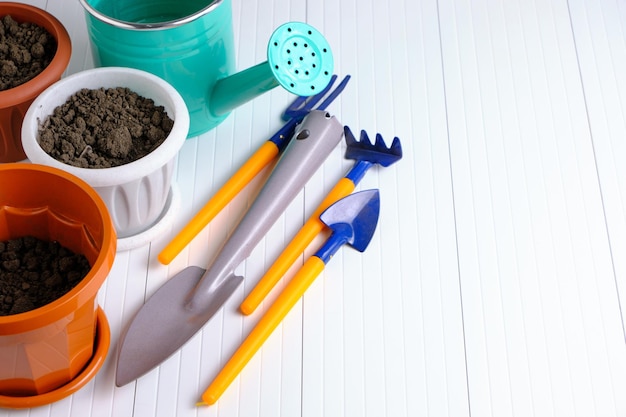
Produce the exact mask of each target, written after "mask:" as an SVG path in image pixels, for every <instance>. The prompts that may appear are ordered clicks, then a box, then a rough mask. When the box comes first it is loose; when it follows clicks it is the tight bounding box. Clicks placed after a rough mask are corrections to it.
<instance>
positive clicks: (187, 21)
mask: <svg viewBox="0 0 626 417" xmlns="http://www.w3.org/2000/svg"><path fill="white" fill-rule="evenodd" d="M80 2H81V4H82V6H83V7H84V9H85V11H86V13H85V15H86V19H87V30H88V33H89V37H90V42H91V47H92V54H93V58H94V64H95V65H96V66H121V67H130V68H137V69H140V70H144V71H148V72H151V73H153V74H155V75H158V76H159V77H161V78H163V79H165V80H166V81H168V82H169V83H170V84H172V85H173V86H174V88H176V89H177V90H178V91H179V93H180V94H181V95H182V96H183V99H184V100H185V104H186V105H187V108H188V109H189V116H190V127H189V135H188V136H189V137H192V136H197V135H199V134H201V133H204V132H207V131H208V130H211V129H212V128H214V127H215V126H217V125H218V124H219V123H221V122H222V121H223V120H224V119H225V118H226V117H227V116H228V114H229V113H230V111H231V110H233V109H234V108H236V107H237V106H239V105H241V104H243V103H245V102H247V101H249V100H251V99H253V98H255V97H257V96H259V95H261V94H263V93H265V92H267V91H269V90H271V89H273V88H274V87H277V86H279V85H281V86H282V87H284V88H285V89H287V91H289V92H291V93H293V94H296V95H299V96H309V95H313V94H316V93H318V92H320V91H321V90H323V89H324V87H326V86H327V85H328V83H329V82H330V79H331V76H332V73H333V56H332V52H331V49H330V46H329V45H328V42H327V41H326V39H325V38H324V37H323V36H322V35H321V34H320V33H319V32H318V31H317V30H316V29H315V28H313V27H311V26H309V25H307V24H305V23H300V22H290V23H286V24H284V25H282V26H280V27H279V28H278V29H276V30H275V31H274V33H273V34H272V35H271V37H270V40H269V42H268V47H267V61H265V62H263V63H261V64H258V65H255V66H253V67H251V68H248V69H246V70H243V71H241V72H238V73H235V74H233V73H234V72H235V48H234V40H233V24H232V5H231V0H213V1H211V0H186V1H178V0H80Z"/></svg>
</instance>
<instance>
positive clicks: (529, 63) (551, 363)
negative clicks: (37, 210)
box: [0, 0, 626, 417]
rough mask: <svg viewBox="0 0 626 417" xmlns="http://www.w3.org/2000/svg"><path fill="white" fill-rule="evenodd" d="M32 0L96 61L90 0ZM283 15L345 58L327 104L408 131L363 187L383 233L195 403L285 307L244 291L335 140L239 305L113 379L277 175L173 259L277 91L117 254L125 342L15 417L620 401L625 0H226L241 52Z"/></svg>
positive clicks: (278, 105)
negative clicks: (164, 289) (161, 295)
mask: <svg viewBox="0 0 626 417" xmlns="http://www.w3.org/2000/svg"><path fill="white" fill-rule="evenodd" d="M22 1H23V2H25V3H30V4H35V5H38V6H39V7H43V8H46V9H47V10H49V11H50V12H52V13H53V14H54V15H56V16H57V17H58V18H59V19H60V20H61V21H62V22H63V23H64V24H65V25H66V26H67V28H68V31H69V32H70V35H71V37H72V41H73V55H72V60H71V62H70V66H69V68H68V70H67V74H70V73H74V72H77V71H80V70H82V69H85V68H89V67H91V66H92V65H93V64H92V61H91V56H90V46H89V43H88V39H87V36H86V32H85V30H86V29H85V22H84V17H83V11H82V10H81V6H80V4H79V3H78V0H65V1H58V0H56V1H55V0H49V1H43V0H41V1H25V0H22ZM289 20H298V21H306V22H308V23H310V24H312V25H313V26H315V27H317V28H318V29H319V30H320V31H321V32H322V33H324V35H325V36H326V37H327V39H328V41H329V43H330V44H331V47H332V49H333V53H334V56H335V61H336V63H335V72H336V73H337V74H338V75H339V76H344V75H346V74H350V75H352V80H351V82H350V84H349V85H348V87H347V89H346V91H345V92H344V93H343V94H342V96H341V97H340V98H339V99H338V100H337V101H336V102H335V103H334V104H333V105H332V106H331V108H330V109H329V111H330V112H331V113H333V114H336V115H337V117H338V118H339V120H341V121H342V122H343V123H344V124H346V125H348V126H350V128H351V129H352V130H353V131H354V132H358V131H360V130H361V129H364V130H366V131H367V132H368V133H369V135H370V136H371V137H373V136H374V135H375V134H376V133H377V132H379V133H381V134H382V135H383V137H384V138H385V140H386V141H387V143H390V141H391V139H393V137H394V136H398V137H399V138H400V139H401V141H402V145H403V148H404V157H403V159H402V160H401V161H400V162H399V163H397V164H396V165H394V166H392V167H389V168H384V169H383V168H374V169H372V170H370V172H368V174H367V175H366V177H365V178H364V179H363V181H362V183H361V184H360V185H359V187H358V188H359V189H368V188H379V189H380V192H381V198H382V201H381V218H380V223H379V227H378V229H377V232H376V234H375V236H374V239H373V241H372V243H371V246H370V247H369V248H368V250H367V251H366V252H365V253H364V254H360V253H358V252H355V251H352V250H349V249H347V248H346V249H344V250H342V251H341V252H340V253H338V254H337V255H336V256H335V257H334V258H333V259H332V261H331V262H330V263H329V264H328V266H327V268H326V270H325V271H324V273H323V274H322V275H321V276H320V277H319V278H318V279H317V280H316V281H315V283H314V284H313V286H312V287H311V288H310V290H309V291H308V292H307V294H306V295H305V297H304V298H303V300H302V301H301V302H300V303H298V305H297V307H296V308H295V309H294V311H292V313H291V314H290V315H289V316H288V317H287V318H286V320H285V321H284V322H283V323H282V325H281V326H280V327H279V328H278V329H277V330H276V332H275V333H274V334H273V335H272V337H271V338H270V339H269V340H268V341H267V342H266V344H265V345H264V347H263V349H262V350H261V351H260V352H259V353H258V355H256V356H255V357H254V358H253V359H252V361H251V362H250V363H249V364H248V366H247V367H246V369H245V370H244V371H243V373H242V374H241V375H240V377H239V378H238V379H237V380H236V381H235V382H234V383H233V385H232V386H231V387H230V388H229V389H228V391H227V392H226V393H225V394H224V395H223V397H222V399H221V400H220V401H219V403H218V404H217V405H215V406H212V407H204V408H197V407H195V402H196V401H197V400H198V399H199V396H200V394H201V393H202V391H203V390H204V389H205V388H206V387H207V386H208V384H209V383H210V381H211V380H212V378H213V377H214V376H215V375H216V373H217V372H218V371H219V369H220V367H221V366H222V365H223V364H224V363H225V361H226V360H227V359H228V358H229V357H230V355H231V354H232V352H233V351H234V350H235V349H236V348H237V346H238V345H239V343H240V342H241V341H242V340H243V338H244V337H245V335H247V333H248V332H249V331H250V330H251V329H252V327H253V326H254V324H255V323H256V321H257V320H258V318H259V317H260V314H261V313H262V311H263V310H264V309H265V308H266V307H267V305H268V304H269V302H266V303H265V304H264V306H262V308H261V311H259V312H257V313H255V314H254V315H252V316H251V317H246V318H244V317H242V316H241V315H239V314H238V313H237V311H236V308H237V307H238V305H239V303H240V302H241V301H242V300H243V297H244V295H245V294H247V293H248V292H249V291H250V290H251V289H252V288H253V286H254V284H255V283H256V282H257V280H258V279H259V278H260V277H261V275H262V274H263V271H264V270H265V269H266V268H268V267H269V265H270V264H271V263H272V262H273V260H274V259H275V257H276V256H277V255H278V253H280V251H281V249H282V247H283V246H284V245H285V244H286V243H287V242H288V241H289V240H290V238H291V236H292V235H293V234H294V233H295V232H296V231H297V230H298V228H299V227H300V225H301V224H302V222H303V221H304V220H305V219H306V218H307V217H308V216H309V215H310V213H311V212H312V211H313V210H314V208H315V206H316V205H317V204H318V203H319V201H320V200H321V199H322V197H323V196H324V195H325V193H326V192H327V191H329V190H330V189H331V188H332V186H333V185H334V182H335V181H336V180H338V179H339V178H340V177H341V176H342V175H343V174H344V173H345V172H346V171H347V170H348V169H349V168H350V167H351V165H352V163H351V161H348V160H345V159H343V152H344V149H345V145H343V144H342V146H340V147H338V148H337V149H336V150H335V152H333V154H332V155H331V156H330V157H329V159H328V160H327V162H326V163H325V164H324V166H323V167H322V168H321V169H320V170H319V171H318V172H317V173H316V174H315V175H314V177H313V178H312V179H311V181H310V182H309V183H308V184H307V186H306V188H305V189H304V190H303V192H302V193H301V194H300V195H299V196H298V197H297V198H296V200H295V201H294V203H293V204H292V205H290V207H289V208H288V210H287V212H286V213H285V214H284V215H283V216H282V217H281V218H280V220H279V221H278V222H277V223H276V225H274V227H273V228H272V229H271V230H270V232H269V234H268V236H267V237H266V239H264V241H262V242H261V243H260V244H259V246H258V247H257V248H256V249H255V251H254V252H253V254H252V255H251V256H250V258H249V259H248V260H247V261H246V262H245V263H244V265H242V267H241V273H242V274H244V276H245V277H246V280H245V283H244V285H243V286H242V287H241V288H239V289H238V291H237V292H236V294H234V296H233V297H232V298H231V299H230V300H229V301H228V302H227V303H226V305H225V307H224V308H223V309H222V311H221V312H220V313H219V314H217V315H216V316H215V317H214V318H213V319H212V320H211V321H210V322H209V323H207V325H206V326H205V327H204V328H203V330H202V332H200V333H199V334H198V335H196V336H195V337H194V338H193V339H192V340H191V341H190V342H189V343H187V344H186V345H185V346H184V347H183V348H182V349H181V350H180V351H179V352H178V353H177V354H175V355H174V356H173V357H172V358H170V359H169V360H168V361H166V362H165V363H163V364H162V365H161V366H160V367H159V368H158V369H156V370H154V371H153V372H151V373H149V374H147V375H145V376H144V377H142V378H140V379H139V380H138V381H137V382H134V383H131V384H129V385H127V386H125V387H122V388H116V387H115V385H114V377H115V361H116V359H117V341H118V338H119V334H120V332H121V331H122V329H123V328H124V326H125V325H126V324H127V323H128V321H129V320H130V318H131V317H132V315H133V314H134V313H135V311H136V310H137V309H138V308H139V307H140V305H141V304H142V303H143V301H144V299H145V298H146V297H147V296H149V295H150V294H152V293H153V292H154V291H155V290H156V289H157V288H158V287H159V286H160V285H161V284H162V283H163V282H165V281H166V280H167V279H168V277H170V276H172V275H173V274H175V273H176V272H178V271H180V270H181V269H183V268H184V267H186V266H187V265H199V266H205V265H208V263H209V262H210V260H211V258H212V256H213V255H214V254H215V253H216V252H217V250H218V248H219V246H220V245H221V242H223V240H224V239H225V237H226V236H227V234H228V232H229V231H230V230H231V228H232V227H233V226H234V224H235V223H236V221H237V219H238V218H239V216H240V215H241V213H243V212H244V211H245V207H246V204H247V203H248V200H249V198H250V196H251V195H252V194H253V193H254V192H255V191H256V190H258V189H259V187H260V186H261V184H262V180H263V176H261V177H260V178H259V179H258V180H257V181H256V182H255V183H253V184H251V185H250V186H249V187H248V188H247V189H246V190H245V192H243V193H242V195H240V196H239V197H238V198H237V199H236V200H235V201H234V202H233V203H232V204H231V205H230V206H229V207H228V208H227V209H226V210H225V211H224V212H223V213H221V214H220V215H219V216H218V218H216V219H215V220H214V222H213V223H212V224H211V225H210V226H209V227H207V228H206V229H205V230H204V231H203V232H202V233H201V234H200V235H199V236H198V238H197V239H196V240H195V241H194V242H193V244H191V245H190V246H189V247H188V248H187V249H185V250H184V252H183V253H181V255H180V256H179V257H177V258H176V259H175V260H174V261H173V262H172V263H171V264H170V265H169V266H168V267H165V266H161V265H159V264H158V262H157V261H156V254H157V253H158V252H159V250H160V249H161V248H162V247H163V246H164V245H165V244H166V243H167V241H168V239H169V238H171V237H172V236H173V234H174V233H175V232H176V231H177V230H178V229H179V228H180V227H181V226H182V225H183V224H184V223H185V222H186V221H187V220H188V219H189V218H190V217H191V216H192V215H193V214H194V213H195V212H196V211H197V210H198V209H199V208H200V207H202V205H203V204H204V203H205V202H206V201H207V199H208V198H209V197H210V196H211V195H212V194H213V193H214V192H215V191H217V190H218V189H219V187H220V186H221V185H222V184H223V183H224V182H225V181H226V180H227V179H228V177H229V176H230V175H231V174H232V173H233V172H234V171H235V170H236V169H237V168H238V167H239V166H240V165H241V163H243V161H245V160H246V159H247V157H248V156H249V155H250V154H251V153H252V152H253V151H254V150H255V149H256V148H257V147H258V146H259V145H260V144H261V143H262V142H263V141H264V140H265V139H267V138H268V137H269V135H270V134H271V133H273V132H274V131H275V130H276V129H277V128H278V127H280V123H281V122H280V118H279V117H280V114H281V113H282V111H283V110H284V108H285V107H286V106H287V105H288V103H289V102H290V100H291V97H290V96H289V95H288V94H287V93H285V92H283V91H280V90H273V91H272V92H271V93H268V94H266V95H264V96H261V97H259V98H257V99H255V100H254V101H252V102H250V103H247V104H245V105H243V106H241V107H240V108H238V109H237V110H236V111H234V112H233V113H232V114H231V115H230V116H229V117H228V119H227V120H226V121H225V122H224V123H223V124H221V125H220V126H219V127H218V128H216V129H215V130H213V131H212V132H209V133H207V134H204V135H202V136H200V137H197V138H193V139H189V140H188V141H187V142H186V144H185V145H184V147H183V149H182V151H181V153H180V155H179V164H178V168H177V172H176V187H177V189H178V190H179V192H180V194H181V197H182V202H183V204H182V206H181V208H180V211H179V212H178V213H177V216H176V220H175V224H174V225H173V226H172V228H171V230H170V231H169V232H168V234H167V235H166V236H162V237H159V239H156V240H155V241H153V242H151V243H150V244H149V245H146V246H144V247H141V248H138V249H134V250H132V251H128V252H119V253H118V255H117V258H116V260H115V264H114V267H113V270H112V272H111V275H110V276H109V278H108V279H107V281H106V283H105V285H104V287H103V288H102V291H101V292H100V297H99V300H100V304H101V305H102V306H103V307H104V309H105V312H106V315H107V317H108V320H109V322H110V325H111V329H112V347H111V350H110V352H109V355H108V358H107V362H106V363H105V365H104V367H103V369H102V370H101V371H100V373H99V374H98V375H97V377H96V378H95V379H94V380H93V381H91V382H90V383H89V384H88V385H86V386H85V387H84V388H83V389H82V390H80V391H79V392H77V393H76V394H74V395H73V396H71V397H69V398H67V399H65V400H62V401H59V402H57V403H54V404H51V405H49V406H44V407H39V408H36V409H32V410H18V411H14V410H4V409H0V417H5V416H41V417H44V416H81V417H85V416H115V417H125V416H142V417H143V416H288V417H291V416H298V415H299V416H305V417H317V416H326V417H330V416H333V417H334V416H390V417H391V416H393V417H396V416H409V417H412V416H420V415H427V416H442V417H443V416H455V417H457V416H469V415H473V416H481V417H482V416H497V417H501V416H558V417H561V416H563V417H566V416H567V417H569V416H585V417H587V416H601V417H604V416H626V396H625V395H624V392H625V391H626V345H625V339H626V338H625V331H624V328H625V327H624V313H623V312H622V307H621V304H623V300H624V297H626V258H625V257H624V255H623V254H624V253H625V251H626V216H625V214H624V213H625V207H626V197H624V196H626V168H625V167H626V164H624V163H623V162H622V161H623V160H624V159H626V146H625V145H624V143H625V141H624V138H625V137H626V118H625V115H624V113H625V110H624V109H625V108H624V103H625V102H626V81H625V79H624V76H623V75H624V74H625V73H626V5H625V4H624V3H623V2H622V1H620V0H569V1H566V0H545V1H544V0H531V1H526V0H510V1H496V0H415V1H411V0H389V1H386V2H385V1H374V0H364V1H357V0H340V1H330V0H327V1H317V2H314V1H308V0H276V1H274V2H270V3H267V2H266V3H263V2H255V1H252V0H246V1H240V0H233V23H234V29H235V41H236V46H237V67H238V68H239V69H244V68H247V67H249V66H251V65H254V64H256V63H259V62H261V61H263V60H264V59H265V56H264V54H265V46H266V45H265V44H266V41H267V39H268V38H269V36H270V34H271V32H272V30H273V28H275V27H277V26H278V25H280V24H281V23H284V22H286V21H289ZM311 250H312V249H309V250H307V252H306V255H309V254H310V252H311ZM297 267H298V265H296V266H294V267H293V268H292V269H291V270H290V271H289V273H288V274H287V276H286V277H285V280H287V279H289V278H290V277H291V276H292V275H293V274H294V273H295V271H296V269H297ZM285 282H286V281H285ZM283 286H284V282H282V283H280V284H279V285H278V288H276V289H275V291H273V292H272V294H271V295H270V300H271V299H273V298H274V297H275V296H276V295H277V294H278V291H280V289H281V288H282V287H283Z"/></svg>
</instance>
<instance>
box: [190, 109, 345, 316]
mask: <svg viewBox="0 0 626 417" xmlns="http://www.w3.org/2000/svg"><path fill="white" fill-rule="evenodd" d="M342 136H343V126H342V125H341V123H339V121H338V120H337V119H336V118H335V117H334V116H331V115H329V114H328V113H326V112H323V111H311V112H310V113H309V114H308V115H307V116H306V118H305V119H304V120H303V121H302V123H301V124H300V126H299V127H298V128H297V129H296V132H295V134H294V137H293V138H292V140H291V142H290V143H289V145H288V146H287V148H286V149H285V151H284V153H283V155H282V157H281V158H280V160H279V161H278V163H277V164H276V167H275V168H274V170H273V171H272V173H271V174H270V177H269V178H268V180H267V182H266V183H265V185H264V186H263V188H262V190H261V191H260V193H259V195H258V197H257V198H256V199H255V201H254V202H253V204H252V206H251V207H250V209H249V210H248V211H247V212H246V214H245V216H244V217H243V219H242V220H241V222H240V223H239V224H238V225H237V228H236V229H235V230H234V231H233V233H232V234H231V235H230V237H229V238H228V240H227V241H226V242H225V243H224V246H222V248H221V250H220V252H219V253H218V255H217V256H216V258H215V260H214V261H213V263H212V264H211V266H210V267H209V268H208V269H207V272H206V273H205V274H204V276H203V277H202V279H201V280H200V282H199V283H198V285H197V286H196V288H195V290H194V294H193V298H192V299H191V301H192V302H191V303H190V305H188V307H190V308H193V307H192V305H193V304H196V302H198V306H200V305H202V304H204V303H206V302H208V301H210V297H211V294H212V293H214V292H215V291H216V290H217V289H218V288H219V287H220V286H221V285H222V283H223V282H224V281H225V280H226V279H228V278H229V277H231V276H233V275H234V271H235V268H237V266H239V265H240V264H241V263H242V262H243V261H244V260H245V259H246V258H248V257H249V256H250V254H251V253H252V250H253V249H254V248H255V246H256V245H257V244H258V243H259V242H260V241H261V239H262V238H263V237H264V236H265V235H266V234H267V232H268V231H269V229H270V228H271V227H272V226H273V225H274V223H275V222H276V220H278V217H280V215H281V214H282V213H283V212H284V211H285V210H286V209H287V206H288V205H289V204H290V203H291V201H292V200H293V199H294V198H295V197H296V195H298V193H299V192H300V191H301V190H302V189H303V188H304V185H305V184H306V183H307V181H308V180H309V179H310V178H311V176H312V175H313V174H314V173H315V171H317V169H318V168H319V167H320V166H321V165H322V163H323V162H324V161H325V160H326V158H327V157H328V155H329V154H330V152H331V151H332V150H333V149H334V148H335V147H336V146H337V144H338V143H339V141H341V138H342Z"/></svg>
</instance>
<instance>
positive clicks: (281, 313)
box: [198, 256, 325, 405]
mask: <svg viewBox="0 0 626 417" xmlns="http://www.w3.org/2000/svg"><path fill="white" fill-rule="evenodd" d="M324 265H325V264H324V261H322V260H321V259H320V258H318V257H316V256H312V257H310V258H309V259H308V260H307V261H306V262H305V263H304V265H303V267H302V269H300V270H299V271H298V274H297V275H296V276H295V277H294V279H292V280H291V282H289V284H288V285H287V286H286V287H285V289H284V290H283V292H282V293H281V294H280V295H279V296H278V298H277V299H276V301H275V302H274V304H272V306H271V307H270V308H269V309H268V310H267V312H266V313H265V315H264V316H263V317H262V318H261V320H259V322H258V324H257V325H256V326H255V327H254V329H252V331H251V332H250V334H249V335H248V337H247V338H246V340H244V341H243V343H242V344H241V346H239V349H237V351H236V352H235V353H234V354H233V356H232V357H231V358H230V360H229V361H228V362H227V363H226V365H225V366H224V367H223V368H222V370H221V371H220V373H219V374H218V375H217V376H216V377H215V379H214V380H213V382H212V383H211V385H209V387H208V388H207V389H206V391H205V392H204V394H202V402H200V403H198V405H211V404H214V403H215V402H216V401H217V400H218V399H219V398H220V396H221V395H222V394H223V393H224V391H226V388H228V386H229V385H230V384H231V383H232V382H233V381H234V380H235V378H237V375H239V373H240V372H241V371H242V369H243V368H244V367H245V366H246V364H247V363H248V362H249V361H250V359H252V357H253V356H254V355H255V353H256V352H257V351H258V350H259V349H260V348H261V346H262V345H263V343H264V342H265V340H267V338H268V337H269V336H270V335H271V334H272V332H273V331H274V329H276V327H277V326H278V325H279V324H280V322H281V321H282V320H283V319H284V318H285V316H286V315H287V313H289V311H290V310H291V309H292V308H293V306H294V305H296V303H297V302H298V300H299V299H300V298H301V297H302V295H303V294H304V293H305V292H306V290H307V289H308V288H309V286H311V283H313V281H314V280H315V278H316V277H317V276H318V275H319V274H320V273H321V272H322V271H323V270H324Z"/></svg>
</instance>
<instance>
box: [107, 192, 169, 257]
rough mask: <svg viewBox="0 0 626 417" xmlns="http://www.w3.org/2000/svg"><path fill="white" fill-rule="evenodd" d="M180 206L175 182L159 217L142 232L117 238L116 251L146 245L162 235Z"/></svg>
mask: <svg viewBox="0 0 626 417" xmlns="http://www.w3.org/2000/svg"><path fill="white" fill-rule="evenodd" d="M179 208H180V192H179V191H178V187H177V186H176V185H175V184H172V186H171V187H170V192H169V193H168V195H167V200H166V201H165V207H164V208H163V212H162V213H161V215H160V216H159V218H158V219H157V220H156V221H155V222H154V223H153V224H152V226H150V227H149V228H148V229H146V230H144V231H143V232H139V233H137V234H136V235H132V236H128V237H123V238H119V239H117V251H118V252H123V251H127V250H131V249H135V248H138V247H140V246H143V245H147V244H148V243H150V242H151V241H152V240H154V239H155V238H156V237H158V236H160V235H163V233H165V230H166V229H167V228H168V227H169V226H170V225H171V224H172V221H173V220H174V215H175V213H176V212H177V211H178V209H179Z"/></svg>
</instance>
